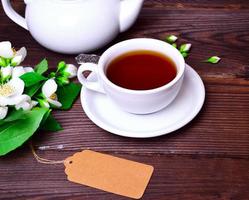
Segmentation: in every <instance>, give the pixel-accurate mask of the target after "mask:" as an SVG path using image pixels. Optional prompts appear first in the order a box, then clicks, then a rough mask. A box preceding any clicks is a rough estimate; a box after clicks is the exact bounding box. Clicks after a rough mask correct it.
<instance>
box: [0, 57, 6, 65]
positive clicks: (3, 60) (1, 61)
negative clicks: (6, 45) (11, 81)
mask: <svg viewBox="0 0 249 200" xmlns="http://www.w3.org/2000/svg"><path fill="white" fill-rule="evenodd" d="M0 66H1V67H6V66H7V63H6V61H5V59H4V58H2V57H0Z"/></svg>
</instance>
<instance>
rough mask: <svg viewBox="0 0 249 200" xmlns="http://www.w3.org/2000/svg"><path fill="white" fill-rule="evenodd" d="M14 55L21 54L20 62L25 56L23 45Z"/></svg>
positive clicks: (25, 51)
mask: <svg viewBox="0 0 249 200" xmlns="http://www.w3.org/2000/svg"><path fill="white" fill-rule="evenodd" d="M15 56H22V59H21V62H22V61H23V60H24V59H25V57H26V56H27V49H26V48H25V47H22V48H21V49H20V50H18V51H17V52H16V54H15Z"/></svg>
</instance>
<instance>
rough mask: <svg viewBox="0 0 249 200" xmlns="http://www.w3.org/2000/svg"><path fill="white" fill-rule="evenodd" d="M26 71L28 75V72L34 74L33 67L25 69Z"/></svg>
mask: <svg viewBox="0 0 249 200" xmlns="http://www.w3.org/2000/svg"><path fill="white" fill-rule="evenodd" d="M24 71H25V72H26V73H28V72H34V69H33V68H32V67H24Z"/></svg>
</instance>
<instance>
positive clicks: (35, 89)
mask: <svg viewBox="0 0 249 200" xmlns="http://www.w3.org/2000/svg"><path fill="white" fill-rule="evenodd" d="M41 86H42V84H40V83H37V84H35V85H32V86H30V87H26V88H25V91H24V93H25V94H27V95H29V96H30V97H33V96H34V95H35V94H36V93H37V92H38V90H39V89H40V88H41Z"/></svg>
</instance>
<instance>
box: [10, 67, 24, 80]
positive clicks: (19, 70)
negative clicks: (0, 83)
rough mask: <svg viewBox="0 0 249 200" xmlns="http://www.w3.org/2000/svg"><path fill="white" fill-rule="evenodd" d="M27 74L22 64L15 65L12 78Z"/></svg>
mask: <svg viewBox="0 0 249 200" xmlns="http://www.w3.org/2000/svg"><path fill="white" fill-rule="evenodd" d="M23 74H25V70H24V68H23V67H22V66H18V67H14V68H13V71H12V78H18V77H20V76H22V75H23Z"/></svg>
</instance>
